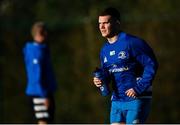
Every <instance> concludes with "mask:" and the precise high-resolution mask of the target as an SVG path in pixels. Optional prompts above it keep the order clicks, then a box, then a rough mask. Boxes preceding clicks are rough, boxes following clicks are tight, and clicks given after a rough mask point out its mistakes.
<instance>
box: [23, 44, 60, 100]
mask: <svg viewBox="0 0 180 125" xmlns="http://www.w3.org/2000/svg"><path fill="white" fill-rule="evenodd" d="M23 52H24V60H25V66H26V71H27V79H28V83H27V88H26V94H27V95H29V96H40V97H46V96H48V95H49V94H52V93H53V92H54V91H55V89H56V81H55V76H54V74H53V70H52V67H51V66H52V65H51V62H50V53H49V49H48V47H47V45H46V44H38V43H36V42H33V41H32V42H28V43H27V44H26V45H25V47H24V49H23Z"/></svg>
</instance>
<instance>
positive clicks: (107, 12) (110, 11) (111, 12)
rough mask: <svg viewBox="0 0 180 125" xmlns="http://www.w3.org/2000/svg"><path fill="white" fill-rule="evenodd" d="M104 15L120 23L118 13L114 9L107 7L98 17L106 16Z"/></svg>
mask: <svg viewBox="0 0 180 125" xmlns="http://www.w3.org/2000/svg"><path fill="white" fill-rule="evenodd" d="M106 15H110V16H111V17H113V18H115V19H117V20H118V21H120V13H119V11H118V10H117V9H116V8H114V7H108V8H105V9H104V10H103V11H102V12H101V13H100V14H99V16H106Z"/></svg>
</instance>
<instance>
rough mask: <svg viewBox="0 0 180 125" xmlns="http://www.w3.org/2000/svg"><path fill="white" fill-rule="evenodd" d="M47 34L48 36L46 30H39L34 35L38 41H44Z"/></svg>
mask: <svg viewBox="0 0 180 125" xmlns="http://www.w3.org/2000/svg"><path fill="white" fill-rule="evenodd" d="M46 36H47V32H46V31H38V32H37V33H36V34H35V36H34V40H35V41H36V42H38V43H43V42H44V41H45V39H46Z"/></svg>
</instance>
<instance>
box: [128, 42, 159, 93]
mask: <svg viewBox="0 0 180 125" xmlns="http://www.w3.org/2000/svg"><path fill="white" fill-rule="evenodd" d="M130 47H131V50H132V54H133V56H134V57H135V59H136V61H137V62H139V63H140V64H141V65H142V66H143V73H142V76H141V80H140V81H139V82H138V83H137V84H136V86H135V87H134V88H132V89H130V90H128V91H130V92H128V91H127V92H126V93H127V95H128V94H129V95H131V92H132V93H133V90H134V92H135V95H140V94H141V93H143V92H144V91H145V90H146V89H147V88H149V87H150V86H151V85H152V81H153V79H154V77H155V74H156V71H157V68H158V62H157V60H156V57H155V55H154V53H153V50H152V49H151V47H150V46H149V45H148V44H147V43H146V42H145V41H142V40H139V39H136V40H134V41H131V42H130ZM132 96H133V94H132Z"/></svg>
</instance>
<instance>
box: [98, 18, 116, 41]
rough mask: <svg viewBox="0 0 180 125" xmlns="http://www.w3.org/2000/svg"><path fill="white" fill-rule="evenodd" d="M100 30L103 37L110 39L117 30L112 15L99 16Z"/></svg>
mask: <svg viewBox="0 0 180 125" xmlns="http://www.w3.org/2000/svg"><path fill="white" fill-rule="evenodd" d="M99 29H100V31H101V34H102V36H103V37H106V38H110V37H112V36H113V33H114V30H115V23H114V22H113V20H112V18H111V16H110V15H106V16H99Z"/></svg>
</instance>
